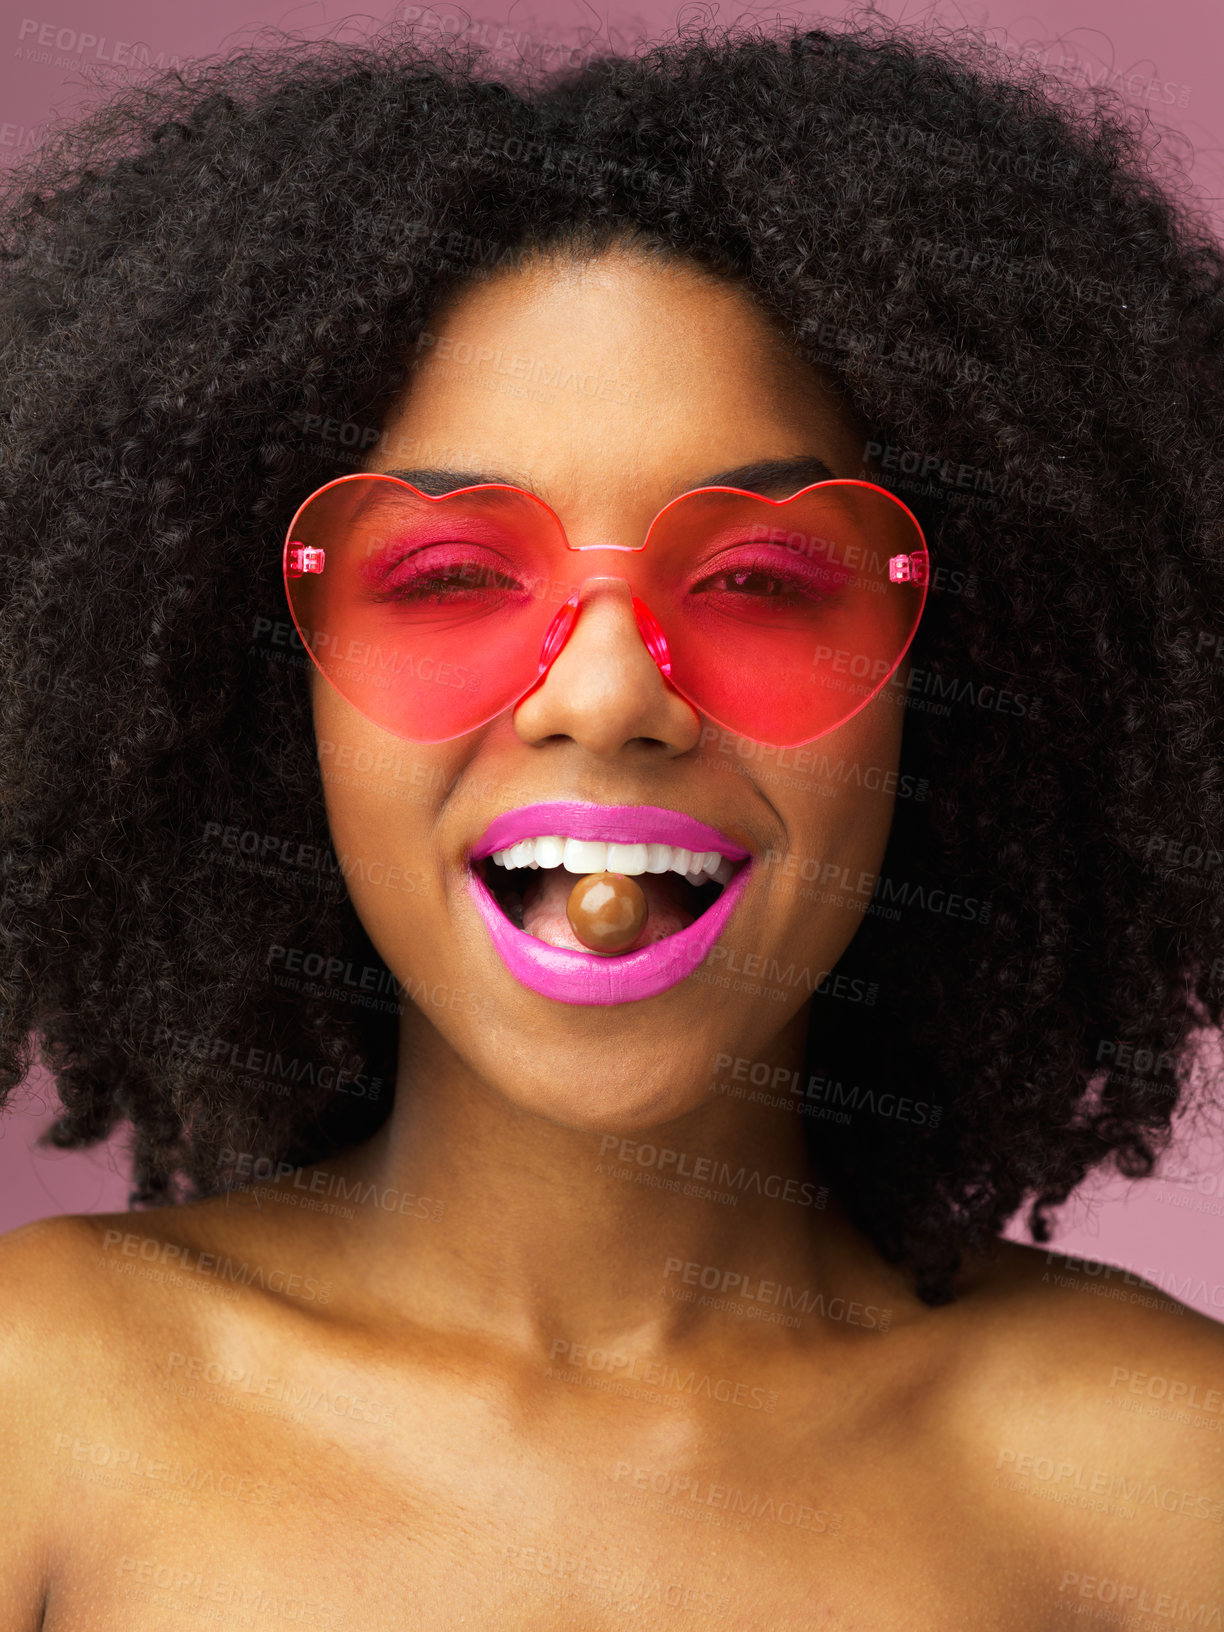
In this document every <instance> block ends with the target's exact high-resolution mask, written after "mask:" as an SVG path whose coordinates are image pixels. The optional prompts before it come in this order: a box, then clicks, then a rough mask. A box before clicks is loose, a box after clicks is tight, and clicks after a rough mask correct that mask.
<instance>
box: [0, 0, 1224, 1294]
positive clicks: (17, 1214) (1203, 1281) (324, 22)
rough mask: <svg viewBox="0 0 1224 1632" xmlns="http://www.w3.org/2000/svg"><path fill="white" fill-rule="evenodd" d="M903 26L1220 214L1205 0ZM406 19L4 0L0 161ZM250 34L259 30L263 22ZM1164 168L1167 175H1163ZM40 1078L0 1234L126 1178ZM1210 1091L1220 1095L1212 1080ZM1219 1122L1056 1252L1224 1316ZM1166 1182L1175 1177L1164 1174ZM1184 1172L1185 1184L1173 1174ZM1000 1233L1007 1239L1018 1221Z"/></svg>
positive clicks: (229, 5)
mask: <svg viewBox="0 0 1224 1632" xmlns="http://www.w3.org/2000/svg"><path fill="white" fill-rule="evenodd" d="M853 9H854V8H851V7H849V6H845V5H841V4H837V3H833V4H828V5H823V6H819V7H818V6H803V5H799V6H788V7H786V8H784V9H783V8H778V7H771V6H767V5H755V6H752V5H747V6H733V7H727V6H720V5H719V4H717V3H716V0H702V3H701V4H700V5H697V4H692V3H686V4H684V5H683V6H681V7H679V8H677V7H676V6H675V4H674V0H667V3H658V0H643V3H642V4H640V5H637V6H634V7H632V8H622V7H619V6H618V7H614V8H612V9H606V10H599V11H597V10H596V9H595V8H594V7H592V6H591V5H590V4H589V0H560V3H552V4H550V3H549V0H528V3H527V4H524V5H520V4H518V3H517V0H516V3H507V0H472V8H471V9H470V10H468V9H465V8H462V7H460V6H458V5H456V4H453V3H452V0H439V3H438V4H437V5H436V6H434V7H432V8H429V9H428V10H427V11H426V12H425V19H426V20H427V21H432V25H433V26H434V27H436V29H437V30H438V32H439V33H447V34H450V35H459V34H462V33H465V32H470V33H471V34H472V35H474V36H475V37H476V38H477V39H480V40H482V41H483V42H484V43H485V44H487V45H488V47H489V48H490V57H489V65H488V71H489V72H491V73H494V72H496V71H497V69H498V66H499V64H500V63H501V62H509V61H510V60H511V59H512V58H513V56H514V54H515V53H516V52H523V53H531V52H536V53H539V54H540V55H541V56H542V59H543V61H544V62H545V63H546V64H550V65H552V64H556V63H558V62H564V61H574V60H577V58H578V57H579V56H580V55H582V54H585V53H589V52H591V51H593V50H598V49H599V47H600V46H601V45H602V46H604V47H608V48H611V49H614V50H622V51H623V50H626V49H628V48H630V47H631V46H632V45H633V43H634V42H635V41H637V40H640V39H643V38H646V37H650V36H652V35H655V34H659V33H662V32H663V31H665V30H668V29H670V28H671V27H672V26H674V24H675V23H676V21H677V20H678V19H679V18H696V19H698V20H701V19H706V20H708V21H710V22H711V23H715V24H727V23H730V22H732V21H734V20H735V19H736V18H759V19H760V20H761V21H763V22H769V21H771V20H772V19H774V18H777V17H779V16H780V17H781V18H782V19H783V20H785V21H787V22H798V23H801V24H803V25H805V26H817V25H818V24H819V23H821V22H822V21H824V22H828V21H834V22H835V21H837V20H838V19H841V18H845V17H848V16H850V15H851V13H852V10H853ZM878 9H879V10H880V11H881V12H883V13H885V14H886V15H889V16H892V17H898V18H901V19H902V20H904V21H906V22H908V23H910V24H914V25H923V24H926V23H930V22H932V21H934V22H936V23H940V24H943V25H946V26H948V27H951V28H953V29H960V28H968V29H972V30H975V31H977V32H980V33H981V34H983V35H984V36H985V37H986V38H987V39H988V40H990V41H991V42H992V43H994V44H995V45H996V47H997V48H998V49H999V50H1000V51H1002V52H1005V53H1007V54H1009V55H1010V56H1011V57H1013V58H1014V59H1015V60H1017V61H1022V60H1025V59H1027V60H1031V61H1036V62H1039V63H1041V64H1043V65H1044V67H1045V69H1046V71H1047V72H1049V73H1051V74H1053V75H1055V76H1056V77H1058V78H1060V79H1062V80H1064V81H1066V82H1069V83H1072V84H1077V85H1104V86H1108V87H1112V88H1113V89H1114V90H1115V91H1116V92H1117V94H1118V95H1119V97H1120V98H1121V100H1122V102H1123V104H1124V105H1125V106H1126V107H1128V108H1132V109H1135V110H1137V111H1138V112H1139V113H1140V114H1142V115H1144V116H1145V117H1146V118H1147V119H1149V120H1150V121H1152V123H1153V125H1154V126H1157V127H1159V131H1160V136H1161V141H1160V153H1161V155H1162V163H1163V165H1166V166H1174V167H1176V172H1177V173H1178V174H1179V175H1180V177H1181V180H1180V182H1179V185H1180V187H1181V188H1182V190H1183V191H1186V192H1189V193H1191V194H1192V195H1193V196H1194V197H1195V198H1196V199H1197V200H1198V201H1199V203H1200V206H1201V208H1202V209H1203V210H1204V211H1205V212H1206V213H1208V214H1209V215H1210V216H1211V218H1212V220H1213V221H1214V222H1215V224H1216V228H1217V230H1221V228H1222V227H1224V200H1222V195H1224V148H1222V143H1221V138H1222V137H1224V74H1221V72H1220V64H1221V63H1224V8H1222V7H1221V6H1220V5H1219V0H1165V3H1163V4H1161V5H1160V6H1156V5H1153V4H1149V5H1137V4H1134V3H1133V0H1132V3H1119V0H1030V3H1028V4H1023V5H1022V4H1020V3H1018V0H977V3H965V4H963V5H956V6H954V5H950V4H939V5H934V6H931V5H922V6H916V5H906V4H904V3H903V0H893V3H892V4H881V5H880V6H879V8H878ZM419 16H421V9H420V8H418V7H416V6H399V7H395V8H392V7H390V6H386V7H383V8H380V9H377V10H374V11H370V12H366V13H362V14H355V13H352V12H349V11H347V10H346V9H344V8H343V7H342V6H340V5H338V4H335V3H332V0H328V3H318V0H315V3H312V4H307V5H298V6H289V5H280V4H276V3H273V0H266V3H264V4H262V5H261V4H259V3H258V0H210V4H209V5H208V6H199V7H195V6H192V7H186V6H183V7H172V8H171V7H167V6H166V4H165V0H105V3H102V4H98V3H80V0H53V3H52V0H48V3H46V4H45V5H44V0H16V3H15V4H12V5H9V6H6V7H5V8H4V12H3V14H2V17H0V48H2V49H0V164H4V163H9V162H11V161H12V160H13V159H14V158H15V157H16V156H17V155H18V154H19V153H20V152H21V151H22V150H23V149H24V148H26V147H28V146H29V145H31V144H36V143H37V142H38V140H39V139H40V136H41V133H42V130H43V127H44V126H45V124H46V122H47V120H48V119H49V118H50V117H51V116H52V115H53V114H54V113H56V112H65V113H68V112H71V110H72V109H73V108H75V107H76V106H78V105H79V104H80V102H81V100H82V97H83V95H85V94H87V93H88V86H89V81H90V80H91V79H93V80H96V81H98V82H100V83H102V84H106V83H113V82H114V81H115V79H116V78H118V77H121V76H122V75H124V74H125V73H127V72H129V71H130V69H129V67H128V65H129V64H132V63H136V64H141V63H151V64H153V65H154V66H156V65H157V64H158V63H159V62H162V63H167V64H172V63H173V61H174V59H176V58H177V59H186V58H191V57H197V56H206V55H212V54H215V53H216V52H218V51H221V50H226V49H229V48H232V47H234V46H238V45H245V44H250V43H252V42H255V43H258V36H259V35H260V31H261V30H265V29H269V28H272V29H286V30H289V31H290V32H294V33H304V34H308V35H310V36H312V37H313V36H320V35H328V34H333V33H336V34H339V35H340V36H341V37H345V38H351V37H359V36H363V35H365V34H366V33H368V32H369V31H370V29H371V28H372V27H373V26H376V25H377V24H378V23H380V22H384V21H390V20H392V19H394V18H396V17H399V18H404V19H406V20H412V19H414V18H416V17H419ZM264 38H265V39H266V35H265V36H264ZM1166 173H1168V172H1167V171H1166ZM53 1094H54V1090H53V1089H52V1087H51V1085H50V1083H49V1082H48V1081H47V1079H46V1078H44V1077H42V1076H41V1075H40V1074H39V1073H37V1072H36V1073H35V1074H34V1076H33V1077H32V1079H31V1081H30V1082H28V1083H27V1084H26V1086H25V1089H24V1090H23V1092H22V1094H21V1095H20V1096H19V1097H18V1099H17V1100H16V1101H15V1102H14V1104H13V1105H12V1107H11V1108H10V1111H9V1113H8V1114H7V1115H6V1116H4V1117H0V1230H3V1229H11V1228H13V1227H14V1226H16V1225H17V1224H20V1223H23V1222H24V1221H26V1220H27V1219H33V1218H42V1217H46V1216H48V1215H51V1214H55V1213H64V1212H97V1211H115V1210H121V1209H123V1208H124V1207H125V1206H126V1194H127V1189H128V1183H127V1179H126V1176H125V1169H126V1164H125V1161H124V1152H123V1150H122V1147H121V1145H120V1144H118V1143H113V1144H112V1145H110V1146H104V1147H99V1148H98V1149H96V1150H93V1151H90V1152H85V1153H77V1152H74V1153H71V1154H64V1153H59V1152H49V1151H40V1150H37V1149H36V1148H35V1147H34V1144H33V1141H34V1139H35V1138H36V1136H37V1134H38V1133H39V1132H40V1130H41V1129H42V1128H43V1127H45V1126H46V1124H47V1121H48V1120H49V1116H50V1109H51V1106H52V1105H53ZM1217 1101H1224V1094H1217ZM1221 1120H1222V1119H1221V1118H1220V1116H1219V1115H1218V1113H1214V1112H1213V1113H1212V1116H1211V1118H1210V1125H1209V1119H1208V1117H1207V1115H1206V1113H1200V1114H1199V1116H1198V1118H1197V1120H1196V1122H1195V1124H1194V1125H1193V1126H1191V1125H1190V1123H1189V1122H1188V1121H1187V1120H1185V1119H1183V1120H1182V1121H1181V1122H1180V1123H1179V1124H1178V1134H1177V1140H1176V1143H1175V1145H1174V1146H1173V1148H1172V1149H1171V1151H1170V1153H1169V1155H1168V1156H1167V1157H1166V1158H1165V1160H1164V1162H1163V1164H1162V1167H1161V1169H1160V1171H1161V1172H1162V1173H1163V1174H1164V1175H1165V1176H1164V1177H1163V1178H1162V1177H1157V1178H1155V1179H1151V1180H1147V1181H1142V1182H1139V1183H1135V1184H1128V1183H1127V1182H1126V1181H1124V1180H1120V1179H1116V1178H1115V1179H1112V1180H1110V1181H1107V1182H1097V1183H1094V1184H1092V1185H1091V1186H1085V1187H1084V1189H1083V1191H1082V1192H1081V1194H1080V1195H1079V1196H1077V1197H1076V1198H1075V1199H1074V1200H1073V1201H1072V1203H1071V1204H1070V1205H1069V1206H1068V1208H1067V1209H1065V1211H1064V1214H1063V1217H1062V1220H1061V1225H1060V1229H1059V1233H1058V1236H1057V1242H1056V1245H1057V1248H1058V1250H1059V1252H1061V1253H1069V1254H1075V1255H1077V1256H1083V1257H1088V1258H1092V1259H1096V1260H1100V1261H1103V1262H1107V1263H1113V1264H1118V1265H1120V1266H1123V1267H1124V1268H1126V1269H1129V1270H1132V1271H1134V1272H1135V1273H1137V1274H1141V1275H1143V1276H1145V1277H1146V1278H1147V1279H1149V1280H1151V1281H1154V1282H1155V1283H1156V1284H1157V1285H1159V1286H1161V1287H1162V1288H1164V1289H1165V1290H1166V1291H1169V1292H1171V1293H1173V1294H1174V1295H1175V1296H1178V1297H1180V1298H1181V1299H1182V1300H1183V1301H1184V1302H1186V1303H1189V1304H1191V1305H1193V1306H1194V1307H1196V1308H1199V1309H1202V1310H1203V1311H1204V1312H1205V1313H1207V1314H1210V1315H1213V1316H1214V1317H1215V1318H1216V1319H1220V1320H1224V1134H1222V1132H1221ZM1175 1181H1181V1182H1175ZM1186 1181H1189V1182H1186ZM1008 1233H1009V1234H1012V1235H1015V1236H1016V1237H1017V1239H1023V1238H1024V1235H1023V1231H1022V1230H1021V1229H1020V1228H1019V1227H1018V1226H1017V1227H1013V1228H1012V1229H1011V1230H1010V1231H1009V1232H1008Z"/></svg>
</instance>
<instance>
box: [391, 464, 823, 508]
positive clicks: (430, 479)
mask: <svg viewBox="0 0 1224 1632" xmlns="http://www.w3.org/2000/svg"><path fill="white" fill-rule="evenodd" d="M373 474H376V475H380V476H398V477H399V479H400V480H401V481H402V482H411V484H412V486H413V487H418V488H420V490H421V492H422V493H428V494H430V495H431V496H432V497H434V498H436V497H438V495H439V494H442V493H453V492H454V491H455V490H456V489H457V488H460V487H481V486H483V485H485V484H488V483H496V484H498V485H500V486H505V487H524V488H526V489H527V491H528V492H531V493H534V494H535V495H536V497H537V498H540V499H543V500H544V501H545V503H548V502H549V499H548V493H547V490H546V489H544V488H541V487H532V486H531V485H530V483H529V482H527V481H525V480H523V479H522V478H521V477H515V476H507V475H502V474H499V473H498V472H497V471H479V470H445V469H441V468H437V467H430V468H426V469H422V470H383V471H377V472H374V473H373ZM834 480H836V478H835V477H834V475H833V472H832V471H831V470H830V469H829V467H828V465H826V464H825V462H824V460H823V459H820V458H817V456H816V455H815V454H813V453H805V454H800V455H798V456H797V457H795V458H792V459H755V460H753V462H752V463H751V464H748V465H736V466H735V467H734V468H733V469H731V470H718V471H715V472H714V473H713V474H712V475H710V476H704V477H702V478H701V480H700V481H696V482H690V483H688V484H687V485H686V486H682V487H677V488H675V489H674V491H673V492H672V495H671V497H672V498H679V496H680V494H681V493H688V492H691V491H692V489H693V488H695V487H741V488H744V489H745V490H746V491H747V492H749V493H759V494H760V495H761V496H762V498H766V497H769V496H770V495H773V494H779V495H782V496H785V495H787V494H791V493H796V492H798V491H799V489H800V488H801V487H811V485H812V484H813V483H814V482H829V481H834Z"/></svg>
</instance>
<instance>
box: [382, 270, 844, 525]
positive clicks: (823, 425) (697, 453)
mask: <svg viewBox="0 0 1224 1632" xmlns="http://www.w3.org/2000/svg"><path fill="white" fill-rule="evenodd" d="M862 443H863V431H862V427H861V426H860V424H859V423H858V422H857V419H856V417H855V416H853V415H852V414H850V413H848V412H847V411H846V409H845V408H844V407H843V406H842V403H841V400H840V397H839V394H838V393H837V391H836V389H835V387H834V386H833V385H832V383H831V381H830V380H829V378H828V377H827V376H826V375H824V374H823V373H822V372H821V371H820V370H819V369H816V368H814V367H813V366H811V365H809V364H807V363H806V362H805V361H803V360H802V359H801V358H799V357H798V356H797V355H796V354H795V353H794V352H793V351H792V350H791V349H790V347H789V346H788V344H787V342H786V339H785V337H784V335H783V334H782V333H781V331H780V330H779V329H778V327H777V326H776V325H775V324H773V323H772V322H771V320H770V319H769V317H768V316H767V314H766V313H764V312H763V311H762V310H761V309H760V308H759V307H757V306H756V305H755V303H754V302H753V301H752V300H751V298H750V297H749V296H748V295H747V294H746V293H745V292H744V291H742V290H741V289H740V288H739V287H737V286H736V285H734V284H732V283H729V282H727V281H726V280H724V279H721V278H718V277H716V276H714V275H713V274H711V273H709V272H706V271H705V270H704V269H703V268H700V267H697V266H694V265H692V264H691V263H689V262H660V261H657V260H654V259H645V258H643V257H641V256H638V255H633V254H625V253H621V252H609V253H607V254H605V255H602V256H600V257H598V258H596V259H594V260H585V261H574V260H564V259H559V258H558V259H553V258H550V259H548V260H544V261H541V262H539V263H538V264H535V263H533V264H532V265H530V266H528V267H526V268H523V269H521V270H516V271H514V272H512V273H507V274H499V275H498V276H496V277H493V278H490V279H487V280H485V281H483V282H477V283H472V284H469V285H466V286H464V287H463V288H461V289H460V290H458V291H456V292H455V293H454V294H453V295H451V296H449V297H448V298H447V300H446V301H445V302H444V304H443V305H442V306H441V307H440V308H439V309H438V310H437V311H436V312H435V314H434V315H433V317H431V318H430V319H429V320H428V321H427V323H426V325H425V328H424V330H423V331H422V333H421V335H420V337H419V338H418V341H417V344H416V346H415V348H414V350H413V354H412V356H411V359H410V375H409V379H408V382H407V385H406V388H405V390H404V391H403V392H402V393H401V396H400V398H399V400H398V401H397V402H396V403H395V404H394V405H393V407H392V409H391V412H390V413H389V415H388V416H387V418H386V421H385V423H384V428H383V436H382V438H381V440H380V443H379V445H378V447H377V448H376V450H374V453H373V455H372V457H371V459H370V461H369V463H368V465H367V468H368V469H381V470H391V469H396V468H404V467H406V466H411V467H413V468H422V467H447V468H452V469H461V470H476V471H486V470H498V471H504V472H507V473H509V472H514V473H515V477H516V479H517V480H518V481H519V482H520V483H521V484H522V485H524V486H533V487H534V488H535V489H536V491H540V490H541V488H542V487H548V488H551V489H553V490H554V491H555V492H556V493H557V494H558V496H561V495H563V494H565V493H567V492H570V491H572V490H573V488H574V486H575V484H581V485H582V487H583V489H584V491H586V492H588V493H591V492H593V491H595V490H597V489H598V487H599V485H600V484H601V483H602V484H605V485H606V484H614V485H615V486H616V487H617V488H618V489H619V490H620V491H621V492H622V493H623V491H624V485H625V483H626V481H630V482H632V481H641V482H643V483H645V484H647V485H649V486H651V487H652V488H655V487H657V485H658V482H659V481H660V480H662V479H664V478H666V486H667V487H668V488H669V489H670V488H674V487H675V485H676V481H677V479H679V480H681V481H686V480H689V478H691V485H697V483H698V481H699V479H700V477H701V476H702V475H704V474H705V473H707V472H709V471H712V470H719V469H723V468H731V467H735V466H739V465H743V464H746V463H748V462H750V461H751V460H759V459H764V458H774V459H779V458H789V457H795V456H797V455H801V454H815V455H817V456H820V457H824V458H825V459H826V462H827V463H829V464H830V465H831V466H832V465H840V466H842V467H845V466H846V465H848V464H853V465H855V466H856V467H857V463H858V462H860V461H861V452H862ZM846 473H849V474H854V473H855V471H853V470H851V471H848V472H846Z"/></svg>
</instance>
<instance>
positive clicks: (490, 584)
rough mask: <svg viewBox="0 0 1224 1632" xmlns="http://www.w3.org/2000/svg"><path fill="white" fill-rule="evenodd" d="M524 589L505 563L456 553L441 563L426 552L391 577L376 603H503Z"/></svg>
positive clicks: (438, 604) (380, 587)
mask: <svg viewBox="0 0 1224 1632" xmlns="http://www.w3.org/2000/svg"><path fill="white" fill-rule="evenodd" d="M522 588H523V585H522V584H521V583H520V582H519V580H518V578H517V577H515V576H514V574H513V572H512V571H511V570H510V569H509V568H508V567H507V566H506V565H505V564H504V563H498V562H496V561H491V560H488V559H487V558H483V559H482V558H480V557H475V558H472V557H468V558H456V557H455V555H454V554H453V553H452V552H447V557H446V558H444V559H439V558H438V552H435V551H433V550H423V551H420V552H418V553H417V554H415V555H412V556H409V557H408V559H407V560H405V561H401V562H400V564H399V565H398V566H397V567H395V568H394V569H393V570H392V571H391V572H389V573H387V574H386V576H385V577H384V578H383V581H382V583H381V584H380V586H379V589H378V592H377V594H376V595H375V596H374V599H375V600H378V601H394V602H396V603H397V604H400V605H403V604H408V605H412V606H455V605H464V604H472V605H476V604H480V603H481V602H483V601H486V600H488V599H490V598H492V599H495V600H500V599H503V598H504V597H505V596H506V595H507V594H513V593H515V592H516V591H520V590H521V589H522Z"/></svg>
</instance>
